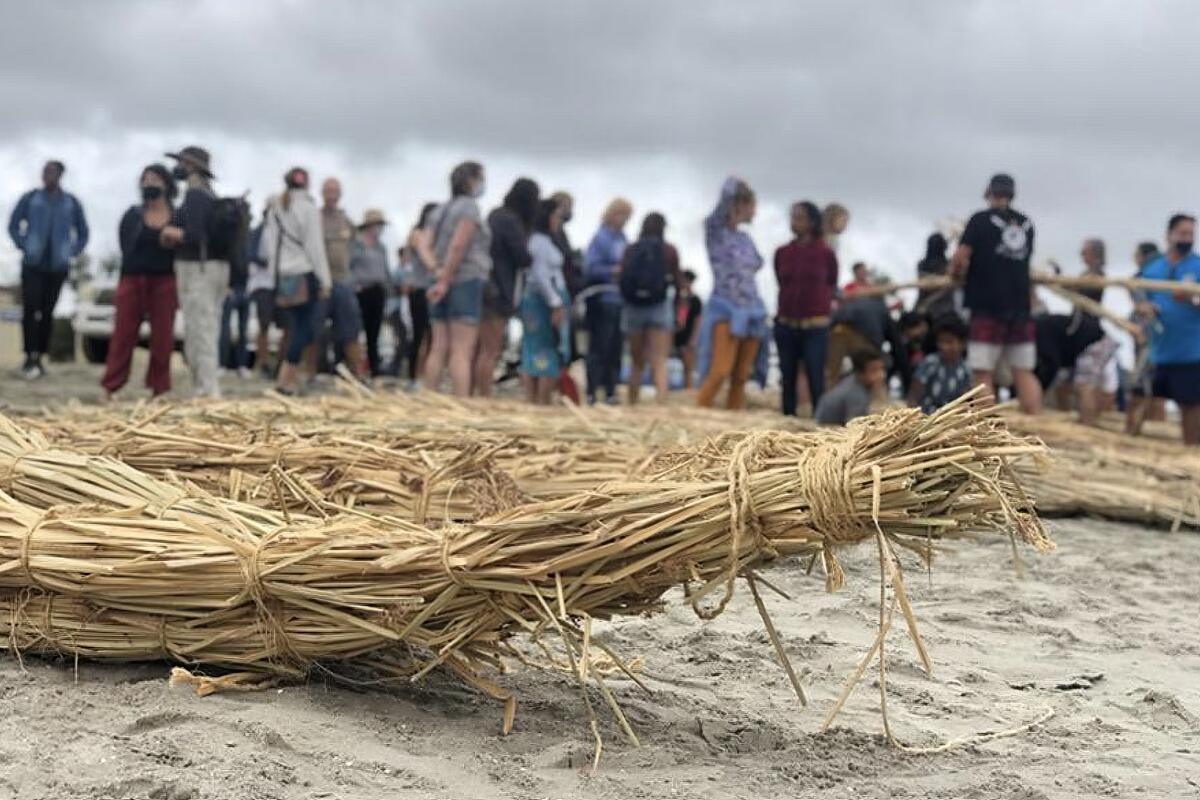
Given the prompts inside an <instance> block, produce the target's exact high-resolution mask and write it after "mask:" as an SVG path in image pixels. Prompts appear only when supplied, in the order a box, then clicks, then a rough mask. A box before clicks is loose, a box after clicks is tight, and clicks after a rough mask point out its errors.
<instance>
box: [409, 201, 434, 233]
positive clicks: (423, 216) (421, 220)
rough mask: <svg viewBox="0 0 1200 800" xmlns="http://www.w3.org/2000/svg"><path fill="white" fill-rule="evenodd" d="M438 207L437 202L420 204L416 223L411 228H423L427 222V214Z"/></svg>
mask: <svg viewBox="0 0 1200 800" xmlns="http://www.w3.org/2000/svg"><path fill="white" fill-rule="evenodd" d="M437 207H438V204H437V203H426V204H425V205H423V206H421V213H420V214H418V215H417V224H416V225H414V226H413V230H418V231H419V230H424V228H425V226H426V225H427V224H428V223H429V215H430V214H432V213H433V210H434V209H435V208H437Z"/></svg>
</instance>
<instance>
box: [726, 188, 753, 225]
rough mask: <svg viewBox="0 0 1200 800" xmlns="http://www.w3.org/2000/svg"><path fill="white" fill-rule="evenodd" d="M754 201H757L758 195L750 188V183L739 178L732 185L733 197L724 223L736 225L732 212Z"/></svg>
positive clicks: (736, 211) (734, 212)
mask: <svg viewBox="0 0 1200 800" xmlns="http://www.w3.org/2000/svg"><path fill="white" fill-rule="evenodd" d="M756 202H758V197H757V196H756V195H755V194H754V190H753V189H751V188H750V184H748V183H746V182H745V181H743V180H740V179H739V180H738V182H737V185H735V186H734V187H733V197H732V199H731V200H730V203H729V211H728V212H727V213H726V215H725V224H727V225H728V226H729V227H731V228H733V227H736V223H735V222H734V221H733V216H734V214H736V213H738V210H739V209H742V208H745V207H746V205H748V204H750V203H756Z"/></svg>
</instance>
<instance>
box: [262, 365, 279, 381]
mask: <svg viewBox="0 0 1200 800" xmlns="http://www.w3.org/2000/svg"><path fill="white" fill-rule="evenodd" d="M258 377H260V378H262V379H263V380H264V381H273V380H275V373H274V371H272V370H271V368H270V367H259V368H258Z"/></svg>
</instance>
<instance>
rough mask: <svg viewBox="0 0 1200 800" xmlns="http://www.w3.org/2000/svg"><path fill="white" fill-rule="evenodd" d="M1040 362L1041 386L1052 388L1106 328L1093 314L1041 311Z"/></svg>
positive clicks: (1038, 329)
mask: <svg viewBox="0 0 1200 800" xmlns="http://www.w3.org/2000/svg"><path fill="white" fill-rule="evenodd" d="M1035 324H1036V327H1035V331H1036V343H1037V366H1036V368H1035V369H1034V373H1035V374H1036V375H1037V378H1038V381H1039V382H1040V383H1041V384H1042V388H1043V389H1046V388H1049V387H1050V385H1051V384H1052V383H1054V378H1055V376H1056V375H1058V371H1059V370H1061V369H1071V368H1072V367H1074V366H1075V362H1076V361H1077V360H1078V359H1079V354H1080V353H1082V352H1083V351H1084V350H1086V349H1087V348H1088V347H1089V346H1090V345H1092V344H1094V343H1095V342H1098V341H1100V339H1101V338H1102V337H1103V336H1104V328H1103V327H1101V325H1100V320H1098V319H1097V318H1096V317H1093V316H1092V315H1091V314H1084V313H1083V312H1081V311H1079V310H1076V311H1075V313H1073V314H1042V315H1040V316H1038V317H1037V318H1036V322H1035Z"/></svg>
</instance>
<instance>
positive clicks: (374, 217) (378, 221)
mask: <svg viewBox="0 0 1200 800" xmlns="http://www.w3.org/2000/svg"><path fill="white" fill-rule="evenodd" d="M387 224H388V221H387V219H386V218H385V217H384V216H383V212H382V211H380V210H379V209H378V208H368V209H367V212H366V213H365V214H363V221H362V222H360V223H359V225H358V229H359V230H360V231H361V230H362V229H363V228H369V227H371V226H372V225H387Z"/></svg>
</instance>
